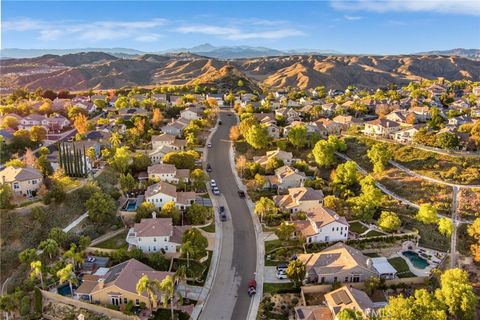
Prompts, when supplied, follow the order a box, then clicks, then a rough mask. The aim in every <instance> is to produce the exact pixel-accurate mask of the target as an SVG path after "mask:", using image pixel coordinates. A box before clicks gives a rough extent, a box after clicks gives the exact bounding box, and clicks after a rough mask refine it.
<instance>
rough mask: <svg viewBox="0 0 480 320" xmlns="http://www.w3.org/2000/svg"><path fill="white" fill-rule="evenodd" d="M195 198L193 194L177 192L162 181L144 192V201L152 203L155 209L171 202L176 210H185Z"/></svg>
mask: <svg viewBox="0 0 480 320" xmlns="http://www.w3.org/2000/svg"><path fill="white" fill-rule="evenodd" d="M195 196H196V194H195V192H181V191H180V192H177V187H176V186H174V185H172V184H169V183H167V182H163V181H160V182H158V183H155V184H152V185H151V186H149V187H148V188H147V190H146V191H145V201H148V202H150V203H153V204H154V205H155V208H162V207H163V205H164V204H165V203H167V202H170V201H173V202H175V205H176V207H177V208H178V209H180V210H185V209H186V208H187V207H190V206H191V205H192V204H193V203H194V202H195Z"/></svg>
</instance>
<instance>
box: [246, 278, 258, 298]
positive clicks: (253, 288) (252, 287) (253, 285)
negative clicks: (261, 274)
mask: <svg viewBox="0 0 480 320" xmlns="http://www.w3.org/2000/svg"><path fill="white" fill-rule="evenodd" d="M256 293H257V281H255V279H251V280H249V281H248V295H249V296H250V297H251V296H253V295H254V294H256Z"/></svg>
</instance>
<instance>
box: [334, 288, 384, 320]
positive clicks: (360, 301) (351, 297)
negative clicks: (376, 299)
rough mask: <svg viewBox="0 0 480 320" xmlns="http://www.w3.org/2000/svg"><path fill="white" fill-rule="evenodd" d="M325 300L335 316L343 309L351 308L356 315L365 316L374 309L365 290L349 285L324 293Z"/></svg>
mask: <svg viewBox="0 0 480 320" xmlns="http://www.w3.org/2000/svg"><path fill="white" fill-rule="evenodd" d="M325 302H326V304H327V306H328V308H329V309H330V311H331V312H332V315H333V316H334V317H335V318H336V317H337V315H338V314H339V313H340V312H341V311H342V310H344V309H349V310H353V311H354V312H355V313H356V314H358V316H361V317H362V318H367V317H369V316H370V315H371V312H372V311H373V310H374V309H375V305H374V303H373V302H372V300H371V299H370V297H369V296H368V295H367V294H366V293H365V292H363V291H362V290H359V289H355V288H352V287H349V286H343V287H341V288H339V289H337V290H333V291H331V292H328V293H326V294H325Z"/></svg>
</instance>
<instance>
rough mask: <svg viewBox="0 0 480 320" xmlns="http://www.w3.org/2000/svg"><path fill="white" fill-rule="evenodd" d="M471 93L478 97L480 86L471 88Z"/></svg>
mask: <svg viewBox="0 0 480 320" xmlns="http://www.w3.org/2000/svg"><path fill="white" fill-rule="evenodd" d="M472 93H473V94H474V95H476V96H480V86H476V87H473V88H472Z"/></svg>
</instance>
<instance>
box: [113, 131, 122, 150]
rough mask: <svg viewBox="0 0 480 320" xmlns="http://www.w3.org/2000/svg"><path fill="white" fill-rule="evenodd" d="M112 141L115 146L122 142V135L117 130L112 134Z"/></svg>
mask: <svg viewBox="0 0 480 320" xmlns="http://www.w3.org/2000/svg"><path fill="white" fill-rule="evenodd" d="M110 143H111V144H112V145H113V146H114V147H117V146H119V145H120V143H122V137H121V136H120V134H118V133H117V132H114V133H112V136H111V137H110Z"/></svg>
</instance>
